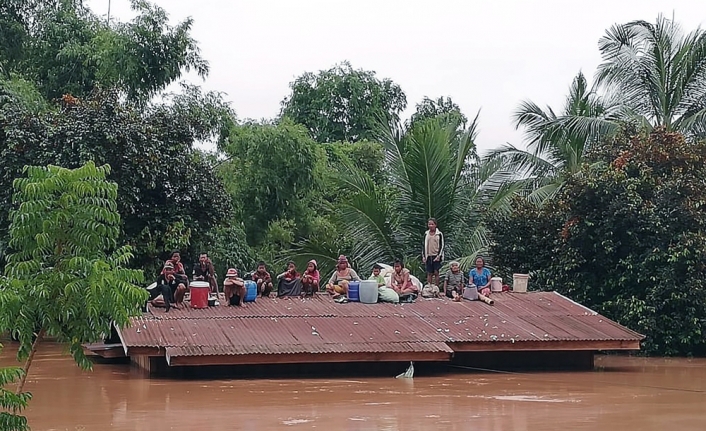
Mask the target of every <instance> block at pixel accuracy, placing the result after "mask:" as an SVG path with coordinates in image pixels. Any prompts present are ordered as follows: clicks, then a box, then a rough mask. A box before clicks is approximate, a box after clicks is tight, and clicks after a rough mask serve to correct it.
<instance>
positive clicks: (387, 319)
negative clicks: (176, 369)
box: [120, 292, 643, 358]
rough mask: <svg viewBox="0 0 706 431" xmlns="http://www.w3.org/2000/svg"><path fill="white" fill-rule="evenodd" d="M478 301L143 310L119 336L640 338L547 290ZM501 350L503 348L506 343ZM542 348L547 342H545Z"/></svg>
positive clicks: (146, 343)
mask: <svg viewBox="0 0 706 431" xmlns="http://www.w3.org/2000/svg"><path fill="white" fill-rule="evenodd" d="M493 299H494V300H495V305H494V306H488V305H486V304H484V303H482V302H480V301H463V302H460V303H456V302H452V301H448V300H446V299H421V298H420V299H418V300H417V302H415V303H411V304H361V303H353V302H351V303H347V304H337V303H334V302H333V301H331V299H330V297H328V296H326V295H320V296H318V295H317V296H315V297H313V298H305V299H301V298H290V299H269V298H264V299H258V300H257V302H255V303H250V304H248V306H247V307H246V308H240V307H225V306H218V307H210V308H208V309H191V308H188V307H186V308H182V309H180V310H177V309H172V310H171V311H169V312H168V313H166V312H165V311H164V310H163V309H154V308H153V309H151V310H150V312H148V313H145V314H144V315H143V316H141V317H137V318H134V319H133V320H132V323H131V325H130V326H128V327H127V328H124V329H123V330H121V331H120V337H121V340H122V343H123V346H124V347H125V349H126V351H127V353H128V355H129V354H130V349H134V348H139V347H148V348H149V347H157V348H161V349H163V350H164V352H166V356H167V357H168V358H169V357H177V356H213V355H216V356H228V355H250V354H259V355H262V354H272V355H276V354H300V353H309V354H318V353H358V352H360V353H363V352H370V353H376V352H377V353H380V352H445V353H450V352H452V351H453V348H454V346H455V345H460V344H463V343H465V344H468V343H503V342H506V343H511V344H514V343H523V342H537V341H542V342H546V343H551V342H553V341H564V342H586V341H639V340H641V339H642V338H643V336H642V335H640V334H638V333H636V332H634V331H631V330H630V329H627V328H625V327H623V326H621V325H619V324H617V323H615V322H613V321H611V320H609V319H607V318H605V317H603V316H601V315H599V314H597V313H596V312H594V311H592V310H590V309H588V308H586V307H584V306H582V305H580V304H577V303H575V302H573V301H571V300H570V299H568V298H566V297H564V296H562V295H559V294H557V293H553V292H530V293H512V292H507V293H501V294H493ZM508 345H509V344H508ZM547 346H549V345H547Z"/></svg>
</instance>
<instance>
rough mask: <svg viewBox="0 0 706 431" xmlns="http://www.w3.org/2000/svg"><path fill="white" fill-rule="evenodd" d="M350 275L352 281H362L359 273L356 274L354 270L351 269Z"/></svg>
mask: <svg viewBox="0 0 706 431" xmlns="http://www.w3.org/2000/svg"><path fill="white" fill-rule="evenodd" d="M349 271H350V275H351V281H360V277H358V273H357V272H355V270H354V269H353V268H350V269H349Z"/></svg>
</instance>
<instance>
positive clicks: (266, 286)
mask: <svg viewBox="0 0 706 431" xmlns="http://www.w3.org/2000/svg"><path fill="white" fill-rule="evenodd" d="M252 280H253V281H254V282H255V283H257V292H258V293H259V294H260V296H262V297H267V296H270V293H272V289H273V287H274V286H273V285H272V276H271V275H270V273H269V272H268V271H267V266H265V262H262V261H260V262H258V264H257V271H255V272H253V274H252Z"/></svg>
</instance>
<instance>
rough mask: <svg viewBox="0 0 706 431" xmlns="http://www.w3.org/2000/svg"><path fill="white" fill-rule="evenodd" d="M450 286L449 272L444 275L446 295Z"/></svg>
mask: <svg viewBox="0 0 706 431" xmlns="http://www.w3.org/2000/svg"><path fill="white" fill-rule="evenodd" d="M448 287H449V273H448V272H447V273H446V275H445V276H444V290H443V291H442V292H444V295H446V289H447V288H448Z"/></svg>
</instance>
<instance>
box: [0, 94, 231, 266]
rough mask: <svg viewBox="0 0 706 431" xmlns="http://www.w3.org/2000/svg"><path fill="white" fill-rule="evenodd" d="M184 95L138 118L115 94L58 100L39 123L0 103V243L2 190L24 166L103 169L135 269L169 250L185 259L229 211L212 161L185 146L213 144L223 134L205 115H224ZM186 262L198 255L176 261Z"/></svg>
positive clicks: (201, 98)
mask: <svg viewBox="0 0 706 431" xmlns="http://www.w3.org/2000/svg"><path fill="white" fill-rule="evenodd" d="M194 91H195V90H194V89H191V90H188V91H186V92H185V93H184V94H182V95H180V96H177V97H176V98H175V99H174V100H172V102H171V103H168V104H159V105H150V106H147V107H145V108H141V109H137V108H135V107H134V106H133V105H132V104H130V103H125V102H124V101H121V97H120V94H119V93H118V92H116V91H101V92H97V93H94V94H92V95H91V96H90V97H88V98H85V99H78V98H73V97H66V98H64V99H63V102H62V104H61V109H59V110H51V111H49V112H46V113H41V114H35V113H32V112H28V111H27V110H25V109H23V107H22V106H21V105H17V104H15V103H12V102H11V101H10V100H9V101H7V103H4V104H1V105H0V155H2V160H3V162H2V164H3V170H2V172H1V173H0V184H2V187H0V197H2V199H1V200H0V233H2V232H7V227H8V224H7V222H6V221H5V222H3V220H7V214H8V213H9V211H10V209H11V192H12V182H13V180H14V179H15V178H16V177H17V176H19V175H20V174H21V173H22V169H23V167H24V166H25V165H29V164H33V163H37V164H50V163H51V164H56V165H60V166H63V167H67V168H75V167H78V166H81V165H82V164H84V163H86V162H88V161H95V162H96V163H100V164H105V163H107V164H110V165H111V166H112V170H111V173H110V174H109V175H110V177H109V178H110V179H111V180H113V181H115V182H116V183H117V184H118V185H119V192H118V197H117V201H118V211H119V213H120V214H121V217H122V223H123V224H122V229H123V232H124V235H125V236H124V237H123V239H124V240H125V241H126V242H128V243H130V244H132V245H134V246H135V247H136V250H137V251H136V259H137V261H136V264H137V265H138V266H139V267H144V266H145V265H149V264H154V263H156V262H157V261H159V260H160V259H162V257H163V256H162V255H163V254H164V253H165V251H166V249H168V248H169V247H174V246H179V247H180V248H181V247H184V248H185V249H186V246H187V245H189V244H191V243H194V241H192V235H193V236H194V237H197V236H200V235H203V234H204V233H205V231H207V230H208V229H210V228H211V227H214V226H216V225H218V224H220V222H221V220H225V219H228V218H229V216H230V214H231V212H230V211H231V202H230V201H229V200H228V199H224V198H223V197H224V196H225V191H224V189H223V185H222V183H221V182H220V181H219V179H218V177H217V176H216V175H215V173H214V170H215V165H216V163H217V161H216V160H214V158H212V157H209V156H206V155H204V154H203V153H201V152H199V151H197V150H195V149H194V147H193V145H194V143H195V142H196V141H197V140H202V139H209V138H213V137H214V136H216V135H218V134H220V130H221V129H222V128H224V127H225V125H224V124H223V122H222V121H212V120H213V119H214V115H213V112H215V111H224V113H223V116H222V117H221V118H222V119H223V121H225V120H226V119H229V118H230V117H229V116H228V115H229V114H228V112H229V111H228V110H227V107H226V106H223V105H221V104H219V103H216V102H217V101H218V100H220V99H218V97H217V96H216V95H208V94H206V95H203V94H200V93H194ZM215 118H219V117H215ZM0 238H3V236H2V235H1V234H0ZM179 238H181V239H179ZM3 249H4V247H3ZM191 253H194V254H195V253H198V251H197V250H192V249H190V252H189V253H187V256H185V257H193V256H188V255H190V254H191Z"/></svg>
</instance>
